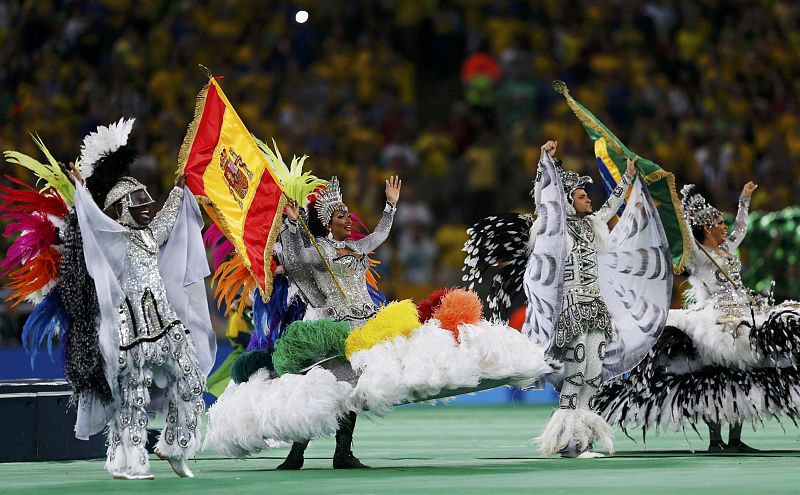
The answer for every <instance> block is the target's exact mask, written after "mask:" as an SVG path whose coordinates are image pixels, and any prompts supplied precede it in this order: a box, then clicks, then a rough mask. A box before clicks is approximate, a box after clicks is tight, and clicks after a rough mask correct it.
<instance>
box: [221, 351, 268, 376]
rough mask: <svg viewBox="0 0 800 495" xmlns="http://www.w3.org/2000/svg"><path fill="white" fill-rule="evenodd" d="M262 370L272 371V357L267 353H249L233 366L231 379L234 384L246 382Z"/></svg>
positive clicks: (239, 357)
mask: <svg viewBox="0 0 800 495" xmlns="http://www.w3.org/2000/svg"><path fill="white" fill-rule="evenodd" d="M261 368H267V369H268V370H270V371H271V370H272V356H270V353H269V352H267V351H262V350H254V351H247V352H244V353H242V354H241V355H239V356H238V357H237V358H236V360H235V361H234V362H233V366H231V379H232V380H233V381H234V383H242V382H246V381H247V380H249V379H250V376H251V375H253V374H254V373H255V372H257V371H258V370H260V369H261Z"/></svg>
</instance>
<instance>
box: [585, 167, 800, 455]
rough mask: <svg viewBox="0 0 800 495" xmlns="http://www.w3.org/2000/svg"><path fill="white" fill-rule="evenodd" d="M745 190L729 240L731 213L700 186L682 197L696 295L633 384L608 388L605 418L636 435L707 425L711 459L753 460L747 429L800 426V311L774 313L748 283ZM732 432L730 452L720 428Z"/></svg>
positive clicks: (785, 307) (671, 320)
mask: <svg viewBox="0 0 800 495" xmlns="http://www.w3.org/2000/svg"><path fill="white" fill-rule="evenodd" d="M756 188H757V186H756V185H755V184H754V183H753V182H748V183H747V184H745V185H744V187H743V189H742V193H741V195H740V198H739V207H738V211H737V214H736V219H735V223H734V226H733V229H732V231H731V233H730V234H728V226H727V224H726V223H725V221H724V219H723V216H722V213H721V212H720V211H719V210H718V209H717V208H715V207H713V206H712V205H710V204H709V203H708V202H707V201H706V199H705V198H703V196H702V195H701V194H700V193H699V192H698V191H697V190H696V189H695V188H694V186H692V185H687V186H685V187H684V188H683V189H682V190H681V194H682V195H683V198H682V207H683V210H684V215H685V218H684V219H682V220H683V221H684V222H685V226H686V227H687V228H689V229H691V231H692V234H693V236H694V238H695V242H694V244H693V247H692V251H691V253H690V256H689V258H688V260H687V263H686V271H687V275H688V279H689V282H690V284H691V288H690V289H689V290H687V291H686V294H685V304H684V309H674V310H670V312H669V317H668V319H667V326H666V328H665V330H664V333H663V334H662V336H661V337H660V339H659V341H658V343H657V344H656V345H655V346H654V347H653V350H652V351H651V352H650V354H649V355H648V356H647V357H646V358H645V360H644V361H643V362H642V363H641V364H640V365H639V366H637V367H636V368H635V369H634V370H633V371H632V372H631V373H630V376H629V377H627V379H624V380H622V379H621V380H617V381H616V382H613V383H609V384H608V385H607V386H604V388H603V390H602V391H601V395H600V399H599V403H600V407H601V411H602V412H601V414H603V416H604V417H606V418H607V419H608V420H609V421H610V422H612V423H616V424H619V425H620V426H621V427H622V428H624V429H627V428H629V427H631V426H641V427H642V430H643V434H644V433H646V432H647V430H648V429H649V428H651V427H655V428H656V429H659V428H661V427H664V428H669V429H681V428H683V427H685V425H686V424H687V423H688V424H690V425H691V426H692V428H694V429H696V424H697V423H698V422H699V421H700V420H702V421H704V422H705V423H706V424H707V425H708V429H709V437H710V438H709V446H708V451H709V452H712V453H749V452H754V451H755V449H753V448H752V447H750V446H748V445H746V444H745V443H744V442H742V439H741V432H742V423H743V422H746V421H750V422H752V423H753V425H754V426H755V425H757V424H758V423H760V422H761V421H763V420H764V419H769V418H772V417H778V416H781V415H785V416H789V417H790V418H792V420H793V421H796V420H797V419H798V418H800V399H798V397H800V372H798V369H797V366H796V363H797V353H798V350H799V349H800V305H799V304H798V303H797V302H795V301H785V302H783V303H781V304H778V305H774V304H773V302H772V301H771V300H770V298H768V297H764V296H761V295H758V294H754V293H753V292H752V291H750V290H749V289H748V288H747V287H746V286H745V285H744V284H743V282H742V277H741V271H742V262H741V259H740V258H739V257H738V256H737V255H736V254H734V251H735V250H736V248H737V247H738V246H739V245H740V244H741V242H742V240H743V239H744V237H745V234H746V233H747V218H748V208H749V205H750V199H751V196H752V194H753V192H754V191H755V190H756ZM723 422H727V423H729V424H730V429H729V437H728V442H727V443H725V442H724V441H723V439H722V435H721V431H720V430H721V423H723Z"/></svg>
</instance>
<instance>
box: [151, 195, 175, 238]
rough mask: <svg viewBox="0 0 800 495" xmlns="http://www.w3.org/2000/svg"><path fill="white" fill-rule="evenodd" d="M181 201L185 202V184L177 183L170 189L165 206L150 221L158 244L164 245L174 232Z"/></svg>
mask: <svg viewBox="0 0 800 495" xmlns="http://www.w3.org/2000/svg"><path fill="white" fill-rule="evenodd" d="M181 203H183V184H181V186H180V187H179V186H178V185H177V184H176V185H175V187H173V188H172V191H170V193H169V196H167V200H166V201H165V202H164V206H163V207H162V208H161V210H159V212H158V213H156V215H155V217H153V221H152V222H150V230H151V231H152V232H153V236H154V237H155V239H156V242H157V243H158V245H159V246H160V245H162V244H164V243H165V242H167V240H168V239H169V234H170V232H172V227H174V226H175V220H177V219H178V213H179V212H180V211H181Z"/></svg>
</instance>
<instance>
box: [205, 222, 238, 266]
mask: <svg viewBox="0 0 800 495" xmlns="http://www.w3.org/2000/svg"><path fill="white" fill-rule="evenodd" d="M203 242H204V243H205V245H206V247H207V248H208V249H210V250H211V259H212V263H213V265H214V271H216V270H217V269H218V268H219V266H220V265H221V264H222V263H223V262H225V260H227V259H228V258H229V257H230V256H231V254H232V253H233V251H234V246H233V243H232V242H231V241H229V240H228V239H226V238H225V233H224V232H222V229H220V228H219V227H218V226H217V224H215V223H213V224H211V225H209V227H208V228H207V229H206V231H205V233H203Z"/></svg>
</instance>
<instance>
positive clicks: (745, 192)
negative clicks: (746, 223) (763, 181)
mask: <svg viewBox="0 0 800 495" xmlns="http://www.w3.org/2000/svg"><path fill="white" fill-rule="evenodd" d="M756 189H758V184H756V183H755V182H753V181H750V182H748V183H747V184H745V185H744V187H743V188H742V198H744V199H750V197H751V196H753V193H754V192H756Z"/></svg>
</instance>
